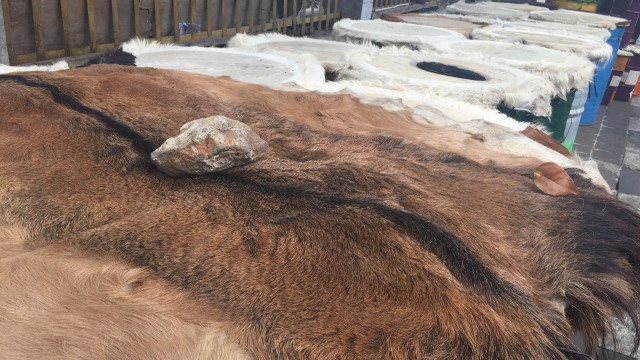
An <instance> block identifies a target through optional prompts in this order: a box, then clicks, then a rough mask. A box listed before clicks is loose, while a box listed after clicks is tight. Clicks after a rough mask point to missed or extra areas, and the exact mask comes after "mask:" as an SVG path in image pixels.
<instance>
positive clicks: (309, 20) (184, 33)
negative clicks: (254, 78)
mask: <svg viewBox="0 0 640 360" xmlns="http://www.w3.org/2000/svg"><path fill="white" fill-rule="evenodd" d="M0 1H2V10H3V14H4V20H5V21H4V23H5V32H6V36H7V50H8V53H9V61H10V63H11V65H19V64H25V63H31V62H36V61H41V60H49V59H55V58H60V57H65V56H77V55H86V54H91V53H95V52H103V51H107V50H109V49H113V48H117V47H118V46H120V44H121V43H122V42H124V41H126V40H128V39H130V38H132V37H143V38H152V39H156V40H159V41H161V42H176V43H197V42H203V41H206V40H212V39H214V40H215V39H221V40H224V39H228V38H229V37H230V36H233V35H234V34H236V33H241V32H248V33H252V32H265V31H273V32H280V33H289V34H304V33H306V32H308V31H309V29H311V28H312V27H313V28H316V29H329V28H330V24H331V22H333V21H335V20H336V19H337V18H338V17H339V16H340V12H339V9H340V5H339V0H0ZM347 1H348V0H347ZM392 1H393V0H392Z"/></svg>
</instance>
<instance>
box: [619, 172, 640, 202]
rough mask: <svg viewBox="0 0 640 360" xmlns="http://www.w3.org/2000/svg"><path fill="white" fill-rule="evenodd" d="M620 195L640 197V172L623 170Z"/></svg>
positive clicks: (620, 179)
mask: <svg viewBox="0 0 640 360" xmlns="http://www.w3.org/2000/svg"><path fill="white" fill-rule="evenodd" d="M618 193H621V194H628V195H636V196H640V170H634V169H630V168H628V167H623V168H622V170H621V171H620V177H619V179H618Z"/></svg>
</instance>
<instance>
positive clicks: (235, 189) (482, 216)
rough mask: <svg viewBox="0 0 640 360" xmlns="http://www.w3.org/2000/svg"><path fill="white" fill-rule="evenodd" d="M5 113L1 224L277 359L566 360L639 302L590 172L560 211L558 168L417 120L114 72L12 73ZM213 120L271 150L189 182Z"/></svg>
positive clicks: (637, 265) (622, 233) (346, 102)
mask: <svg viewBox="0 0 640 360" xmlns="http://www.w3.org/2000/svg"><path fill="white" fill-rule="evenodd" d="M0 114H1V118H0V226H7V227H8V226H11V227H12V228H13V229H18V230H15V231H14V232H18V233H20V234H23V236H22V238H23V239H24V244H23V246H24V247H25V248H27V249H38V248H41V247H45V246H47V247H48V246H52V245H55V246H65V247H72V248H75V249H78V250H80V251H84V252H85V253H87V254H91V255H92V256H93V257H94V258H95V257H97V258H104V259H107V258H109V259H110V258H112V257H115V258H117V259H118V260H119V261H124V262H126V263H128V264H129V265H131V266H141V267H144V268H146V269H148V271H149V272H150V273H151V274H154V276H155V277H157V278H158V279H162V281H165V282H166V283H168V284H170V285H172V286H174V287H175V288H176V291H178V290H179V291H186V292H187V293H188V294H190V296H193V298H194V299H197V301H198V302H199V303H201V304H204V305H203V306H206V307H207V310H206V311H203V313H202V314H198V315H200V316H202V318H203V319H206V321H208V322H212V323H216V324H220V325H219V326H220V327H221V328H220V329H219V331H221V332H222V333H224V334H228V337H229V339H230V341H232V342H235V343H237V344H239V345H240V346H241V347H242V348H244V349H245V350H246V351H247V353H248V354H249V355H251V356H253V357H255V358H258V359H280V358H306V359H336V358H341V359H405V358H416V359H417V358H420V359H564V358H565V357H568V356H569V352H567V351H565V352H563V349H572V348H573V345H572V343H571V341H570V340H569V339H570V336H571V334H572V333H573V332H574V331H576V330H579V331H581V332H583V333H584V334H585V337H586V339H587V340H588V343H589V345H590V346H591V347H593V346H594V345H595V344H596V342H597V341H598V338H599V336H600V335H602V334H603V333H605V332H606V331H607V330H608V328H609V321H610V318H611V316H612V315H622V314H623V313H624V312H625V311H631V310H635V309H636V308H637V307H638V305H639V304H638V302H639V300H638V299H639V298H640V282H639V275H640V216H638V214H636V213H634V212H633V211H631V210H629V209H628V208H627V207H626V206H624V205H623V204H622V203H620V202H618V201H617V200H616V199H615V198H614V197H612V196H610V195H608V194H606V193H604V192H603V191H602V190H599V189H597V188H595V187H593V186H592V184H591V183H590V182H589V181H587V180H585V179H584V178H582V177H581V175H580V174H579V173H578V172H576V171H569V172H570V173H571V174H572V176H573V178H574V180H575V182H576V185H577V187H578V190H579V193H580V194H579V195H570V196H563V197H550V196H547V195H544V194H542V193H541V192H539V191H538V190H537V188H536V187H535V185H534V183H533V171H534V168H535V166H536V165H537V164H538V163H539V162H538V161H536V160H532V159H522V158H510V157H508V156H506V155H497V154H493V153H491V152H488V151H486V150H483V148H482V139H473V136H471V135H466V134H458V135H455V134H452V133H449V132H446V131H444V130H439V129H438V128H435V127H427V126H425V125H419V124H416V123H415V122H413V121H412V120H411V114H409V113H405V112H397V113H388V112H385V111H383V110H382V108H380V107H376V106H369V105H363V104H360V103H358V102H357V101H355V100H352V99H351V98H349V97H348V96H346V95H342V96H320V95H316V94H312V93H307V94H300V93H286V92H278V91H273V90H269V89H266V88H262V87H259V86H255V85H247V84H241V83H237V82H233V81H230V80H227V79H215V78H209V77H204V76H199V75H190V74H186V73H179V72H171V71H160V70H153V69H136V68H122V67H117V66H104V65H99V66H93V67H89V68H85V69H79V70H72V71H66V72H58V73H29V74H22V75H6V76H2V77H0ZM212 115H223V116H226V117H229V118H231V119H235V120H238V121H241V122H243V123H245V124H247V125H249V126H250V127H251V128H252V129H253V131H255V132H256V133H257V134H258V135H259V136H260V137H261V138H262V139H264V140H266V141H267V142H268V144H269V147H270V148H269V151H268V152H267V153H266V154H265V155H264V157H263V158H262V159H261V160H259V161H257V162H255V163H252V164H249V165H246V166H242V167H236V168H232V169H229V170H226V171H225V172H222V173H216V174H209V175H203V176H193V177H186V178H171V177H168V176H165V175H164V174H163V173H161V172H160V171H159V170H157V169H156V168H155V167H154V166H153V165H152V164H151V161H150V156H149V154H150V153H151V152H152V151H153V150H155V149H156V148H157V147H158V146H159V145H160V144H162V142H163V141H164V140H165V139H167V138H169V137H171V136H174V135H175V134H177V133H178V129H179V128H180V126H181V125H182V124H184V123H186V122H188V121H191V120H194V119H198V118H203V117H208V116H212ZM456 136H457V137H456ZM461 136H462V137H461ZM464 136H467V137H466V138H465V137H464ZM455 139H457V140H458V141H452V140H455ZM461 139H462V140H464V142H462V141H459V140H461ZM460 144H464V145H460ZM447 148H451V149H452V151H455V152H457V154H454V153H451V152H443V151H441V150H442V149H447ZM438 149H440V150H438ZM465 149H466V150H465ZM465 151H466V152H465ZM463 155H465V156H463ZM469 159H474V160H477V161H481V162H489V161H488V159H496V164H497V165H490V164H489V165H487V164H480V163H478V162H476V161H474V160H469ZM510 161H511V163H513V164H514V167H513V168H511V169H510V168H507V167H506V166H507V165H508V164H509V163H510ZM498 165H500V166H498ZM0 279H1V277H0ZM163 284H164V283H163ZM14 286H19V284H15V285H14ZM163 286H164V285H163ZM8 289H9V290H7V291H11V290H10V288H8ZM69 306H74V304H69ZM0 308H2V307H1V306H0ZM3 316H4V317H11V316H13V314H11V313H9V314H6V313H5V312H2V310H0V318H2V317H3ZM103 316H105V317H108V314H107V313H104V315H103ZM147 316H148V315H147ZM78 321H81V320H80V319H79V320H78ZM105 321H108V319H105ZM52 326H53V325H52ZM3 331H11V328H8V329H3ZM25 337H27V336H26V335H25ZM24 341H29V339H28V338H26V339H24ZM2 345H3V346H8V347H11V346H12V345H11V344H4V343H3V344H2ZM2 353H3V350H2V349H0V354H2ZM45 355H46V354H45Z"/></svg>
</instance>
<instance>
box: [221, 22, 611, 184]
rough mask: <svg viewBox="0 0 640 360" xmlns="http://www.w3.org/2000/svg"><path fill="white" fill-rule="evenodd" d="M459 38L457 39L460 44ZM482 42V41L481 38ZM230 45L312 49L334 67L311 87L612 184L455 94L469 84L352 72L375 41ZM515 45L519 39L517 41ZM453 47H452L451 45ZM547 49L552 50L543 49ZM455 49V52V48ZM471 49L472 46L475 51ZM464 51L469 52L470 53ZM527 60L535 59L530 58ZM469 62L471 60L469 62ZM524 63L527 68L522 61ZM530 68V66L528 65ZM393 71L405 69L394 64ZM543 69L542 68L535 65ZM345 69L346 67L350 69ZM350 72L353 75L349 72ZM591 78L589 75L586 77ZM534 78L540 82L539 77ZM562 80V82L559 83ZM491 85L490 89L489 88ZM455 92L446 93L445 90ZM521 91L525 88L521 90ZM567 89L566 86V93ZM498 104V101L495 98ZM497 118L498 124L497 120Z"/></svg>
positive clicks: (272, 39)
mask: <svg viewBox="0 0 640 360" xmlns="http://www.w3.org/2000/svg"><path fill="white" fill-rule="evenodd" d="M457 43H459V42H456V43H453V44H457ZM463 43H465V44H467V43H468V44H474V43H476V42H471V41H468V42H463ZM478 43H483V42H478ZM496 44H498V45H502V46H504V47H505V48H509V44H504V43H496ZM230 46H231V47H239V48H241V49H242V50H245V51H256V52H267V53H276V54H278V55H280V56H283V57H288V56H290V54H296V53H300V52H301V49H302V50H303V51H305V52H307V53H309V54H312V55H314V56H316V57H318V59H319V60H320V62H321V63H322V65H323V66H324V67H325V68H326V69H327V70H328V71H330V72H331V73H329V75H332V76H333V79H332V80H333V81H331V82H326V83H323V84H320V85H318V86H314V87H307V89H308V90H315V91H319V92H322V93H348V94H351V95H353V96H355V97H357V98H358V99H360V100H361V101H363V102H365V103H373V104H377V105H380V106H383V107H384V108H385V109H387V110H389V111H401V110H409V111H412V112H413V114H414V117H415V119H416V120H417V121H422V122H426V123H429V124H433V125H439V126H446V127H449V128H456V129H460V131H465V129H466V130H468V131H473V133H474V134H476V135H478V136H482V137H483V138H484V139H485V142H484V146H485V147H486V148H488V149H491V150H493V151H497V152H499V153H505V154H512V155H518V156H534V157H536V158H537V159H539V160H542V161H552V162H555V163H558V164H560V165H562V166H572V167H579V168H581V169H583V170H584V171H586V172H587V173H588V174H589V178H591V179H592V180H593V181H594V182H595V183H597V184H598V185H599V186H602V187H603V188H605V189H608V185H607V184H606V182H605V181H604V180H603V179H602V176H601V175H600V173H599V171H598V170H597V166H595V164H593V163H592V161H587V162H582V161H580V160H578V159H575V158H568V157H565V156H562V155H561V154H559V153H558V152H557V151H553V150H550V149H548V148H546V147H545V146H542V145H541V144H539V143H537V142H535V141H533V140H531V139H529V138H528V137H526V136H523V135H521V134H519V133H520V132H523V131H529V130H527V127H528V125H527V124H526V123H520V122H517V121H515V120H513V119H511V118H509V117H507V116H505V115H503V114H501V113H499V112H498V111H496V110H495V109H492V108H490V107H487V106H486V104H480V105H481V106H478V105H474V104H471V103H468V102H464V101H460V100H456V97H458V98H459V97H460V93H463V94H466V93H467V92H468V90H466V89H465V90H464V91H460V92H458V93H451V92H450V93H446V92H443V89H445V88H446V87H447V86H454V87H455V86H456V85H450V84H446V85H443V86H442V87H439V88H437V89H435V90H434V91H432V92H417V91H413V90H411V89H408V88H407V86H406V85H405V86H402V85H401V84H395V86H394V84H393V83H392V82H390V81H389V80H388V79H385V80H376V79H375V78H374V77H372V76H352V75H357V74H353V70H347V69H348V68H350V67H353V68H358V64H356V63H350V59H351V58H352V57H353V55H354V54H357V53H360V54H366V55H368V56H375V55H376V54H379V53H381V51H379V50H378V49H376V48H375V47H370V46H358V45H354V44H346V43H336V42H333V41H326V40H318V39H300V38H291V37H287V36H283V35H275V34H274V35H253V36H251V35H244V34H240V35H236V36H234V37H233V38H232V39H231V41H230ZM514 46H515V45H514ZM334 49H344V50H346V51H345V52H343V53H339V52H336V51H335V50H334ZM524 49H525V50H532V51H535V49H536V48H531V47H525V48H524ZM449 50H450V49H449ZM543 50H544V51H547V52H552V51H551V50H546V49H543ZM390 51H391V52H392V53H393V52H398V51H399V50H397V49H395V50H393V49H386V50H384V51H382V53H387V54H388V53H389V52H390ZM450 52H455V51H454V50H450ZM470 53H471V52H470ZM410 54H411V56H416V55H419V54H418V53H413V52H411V53H410ZM559 54H561V55H563V56H567V57H568V59H570V60H572V59H571V58H572V57H575V56H573V55H570V54H564V53H559ZM398 56H401V57H403V56H405V55H404V52H402V51H400V52H399V53H398ZM464 56H468V54H465V55H464ZM576 59H577V60H578V61H577V62H576V64H577V65H580V64H581V62H586V64H584V65H585V67H584V68H583V70H582V71H585V70H584V69H586V71H589V69H592V68H593V65H592V64H591V63H590V62H588V61H586V60H583V59H581V58H576ZM535 63H536V64H543V62H541V61H536V62H535ZM527 64H531V63H530V62H527ZM465 66H469V64H468V63H467V64H465ZM558 66H567V69H571V70H575V69H573V68H570V66H568V65H557V64H555V68H554V67H553V66H551V67H550V68H549V67H545V68H544V70H547V71H549V72H551V70H552V69H553V70H557V67H558ZM523 68H526V67H524V66H523ZM526 69H527V70H530V69H529V68H526ZM392 70H393V71H396V70H401V68H400V69H396V68H394V69H392ZM536 70H538V71H541V69H539V68H538V69H536ZM345 71H346V72H345ZM350 73H351V75H349V74H350ZM545 76H547V77H550V80H551V79H553V80H554V81H556V82H559V81H561V80H566V81H567V84H565V86H566V85H570V86H571V85H575V84H577V83H579V82H580V81H581V80H583V79H580V78H579V77H578V74H562V75H559V74H556V77H555V78H554V77H553V75H551V74H545ZM353 77H356V78H359V79H360V80H348V78H353ZM587 81H588V80H587ZM533 83H536V81H534V82H533ZM557 86H559V85H557ZM485 91H486V89H485ZM436 94H439V95H436ZM443 94H444V95H451V94H452V96H453V97H450V96H442V95H443ZM521 94H522V92H521ZM562 94H563V95H564V92H563V93H562ZM523 95H524V99H525V100H526V101H529V99H530V98H531V96H530V94H529V93H528V92H527V93H523ZM472 101H473V102H477V101H478V99H477V98H476V99H472ZM492 101H493V105H495V102H496V101H500V100H495V99H494V100H492ZM492 124H493V125H492Z"/></svg>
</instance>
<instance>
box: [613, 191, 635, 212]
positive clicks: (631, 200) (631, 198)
mask: <svg viewBox="0 0 640 360" xmlns="http://www.w3.org/2000/svg"><path fill="white" fill-rule="evenodd" d="M618 199H619V200H620V201H622V202H624V203H627V204H629V205H631V206H633V207H634V208H635V209H636V210H638V212H640V196H637V195H629V194H618Z"/></svg>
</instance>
